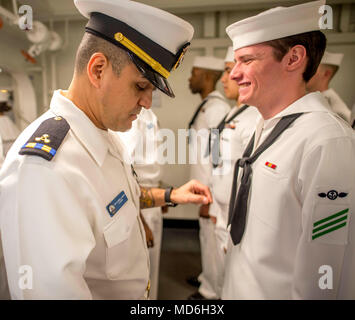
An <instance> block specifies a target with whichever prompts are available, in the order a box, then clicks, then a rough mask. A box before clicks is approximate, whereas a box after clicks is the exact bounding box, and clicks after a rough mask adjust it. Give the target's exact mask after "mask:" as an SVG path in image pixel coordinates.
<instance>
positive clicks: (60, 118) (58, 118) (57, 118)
mask: <svg viewBox="0 0 355 320" xmlns="http://www.w3.org/2000/svg"><path fill="white" fill-rule="evenodd" d="M62 119H63V118H62V117H55V118H54V120H62Z"/></svg>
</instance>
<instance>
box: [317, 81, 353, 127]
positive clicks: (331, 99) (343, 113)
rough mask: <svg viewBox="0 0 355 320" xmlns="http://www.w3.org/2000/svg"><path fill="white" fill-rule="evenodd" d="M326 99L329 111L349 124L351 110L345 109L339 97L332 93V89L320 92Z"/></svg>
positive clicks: (345, 106)
mask: <svg viewBox="0 0 355 320" xmlns="http://www.w3.org/2000/svg"><path fill="white" fill-rule="evenodd" d="M322 94H323V95H324V96H325V97H326V99H327V101H328V103H329V105H330V109H331V110H332V111H333V112H335V113H336V114H338V115H339V116H340V117H342V118H343V119H344V120H345V121H346V122H348V123H350V121H351V110H350V109H349V108H348V107H347V105H346V104H345V102H344V101H343V100H342V99H341V98H340V96H339V95H338V94H337V93H336V92H335V91H334V89H332V88H329V89H328V90H325V91H323V92H322Z"/></svg>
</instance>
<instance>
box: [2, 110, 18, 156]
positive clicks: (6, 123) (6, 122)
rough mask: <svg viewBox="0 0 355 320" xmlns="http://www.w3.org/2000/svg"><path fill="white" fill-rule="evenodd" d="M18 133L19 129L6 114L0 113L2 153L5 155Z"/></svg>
mask: <svg viewBox="0 0 355 320" xmlns="http://www.w3.org/2000/svg"><path fill="white" fill-rule="evenodd" d="M19 134H20V130H19V129H18V128H17V127H16V125H15V124H14V123H13V121H12V120H11V119H10V118H9V117H8V116H6V115H0V137H1V139H2V143H3V155H4V157H5V156H6V154H7V152H8V151H9V150H10V148H11V146H12V144H13V143H14V141H15V140H16V139H17V137H18V135H19Z"/></svg>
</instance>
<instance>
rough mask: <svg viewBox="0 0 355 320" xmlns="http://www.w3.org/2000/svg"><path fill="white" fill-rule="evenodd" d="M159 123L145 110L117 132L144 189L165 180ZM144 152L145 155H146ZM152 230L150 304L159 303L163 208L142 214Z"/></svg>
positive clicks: (149, 111)
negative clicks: (157, 301) (162, 178)
mask: <svg viewBox="0 0 355 320" xmlns="http://www.w3.org/2000/svg"><path fill="white" fill-rule="evenodd" d="M158 131H159V126H158V119H157V117H156V115H155V114H154V112H153V111H152V109H148V110H147V109H144V108H143V109H142V110H141V112H140V114H139V115H138V118H137V120H135V121H133V123H132V128H131V129H130V130H129V131H126V132H118V134H119V136H120V137H121V140H122V141H123V143H124V144H125V146H126V148H127V150H128V151H129V153H130V155H131V157H132V160H133V166H134V170H135V172H136V173H137V176H138V182H139V185H140V186H142V187H145V188H158V187H159V184H160V179H161V176H162V169H161V165H159V163H158V133H159V132H158ZM144 151H145V152H144ZM141 212H142V215H143V217H144V219H145V221H146V222H147V224H148V226H149V228H150V229H151V231H152V233H153V237H154V246H153V247H152V248H149V249H148V250H149V258H150V292H149V298H150V299H151V300H157V299H158V286H159V263H160V249H161V241H162V234H163V217H162V212H161V208H160V207H157V208H149V209H143V210H141Z"/></svg>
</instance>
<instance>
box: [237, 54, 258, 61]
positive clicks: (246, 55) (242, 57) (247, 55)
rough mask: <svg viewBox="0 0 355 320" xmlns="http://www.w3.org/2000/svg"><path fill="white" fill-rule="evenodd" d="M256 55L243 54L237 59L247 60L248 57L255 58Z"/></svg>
mask: <svg viewBox="0 0 355 320" xmlns="http://www.w3.org/2000/svg"><path fill="white" fill-rule="evenodd" d="M254 57H255V55H253V54H245V55H243V56H240V57H238V59H237V60H246V59H249V58H254Z"/></svg>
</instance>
